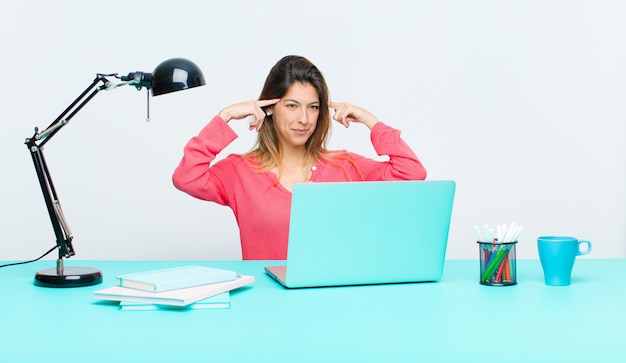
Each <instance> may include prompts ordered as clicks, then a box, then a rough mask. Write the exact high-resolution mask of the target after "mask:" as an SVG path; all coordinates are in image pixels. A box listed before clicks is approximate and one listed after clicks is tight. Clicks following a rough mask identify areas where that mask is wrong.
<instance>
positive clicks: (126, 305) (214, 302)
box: [120, 291, 230, 311]
mask: <svg viewBox="0 0 626 363" xmlns="http://www.w3.org/2000/svg"><path fill="white" fill-rule="evenodd" d="M229 308H230V292H228V291H227V292H223V293H221V294H218V295H215V296H211V297H207V298H206V299H204V300H200V301H197V302H195V303H192V304H189V305H187V306H173V305H160V304H151V303H142V302H132V301H120V310H123V311H146V310H205V309H229Z"/></svg>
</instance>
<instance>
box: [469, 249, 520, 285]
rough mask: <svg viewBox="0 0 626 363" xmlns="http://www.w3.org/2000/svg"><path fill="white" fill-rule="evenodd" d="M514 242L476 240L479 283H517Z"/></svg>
mask: <svg viewBox="0 0 626 363" xmlns="http://www.w3.org/2000/svg"><path fill="white" fill-rule="evenodd" d="M516 245H517V241H515V242H502V243H498V242H493V243H492V242H480V241H479V242H478V248H479V253H480V283H481V284H482V285H488V286H510V285H515V284H517V279H516V268H517V266H516V260H515V246H516Z"/></svg>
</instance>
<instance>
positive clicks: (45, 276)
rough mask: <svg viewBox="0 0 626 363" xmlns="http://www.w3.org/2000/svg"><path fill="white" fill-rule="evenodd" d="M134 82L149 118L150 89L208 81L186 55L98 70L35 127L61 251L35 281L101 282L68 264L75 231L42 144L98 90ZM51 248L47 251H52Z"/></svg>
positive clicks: (39, 168)
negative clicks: (133, 67)
mask: <svg viewBox="0 0 626 363" xmlns="http://www.w3.org/2000/svg"><path fill="white" fill-rule="evenodd" d="M107 77H109V78H110V77H115V78H117V79H119V80H120V81H121V82H119V83H112V82H110V81H109V80H108V79H107ZM125 85H131V86H135V88H137V90H138V91H139V90H141V89H142V88H146V90H147V91H148V92H147V99H148V120H149V119H150V90H152V95H153V96H159V95H162V94H166V93H170V92H175V91H180V90H184V89H188V88H193V87H197V86H203V85H205V81H204V76H203V75H202V72H201V71H200V68H198V66H196V65H195V64H194V63H193V62H191V61H189V60H186V59H183V58H174V59H169V60H166V61H164V62H162V63H161V64H159V65H158V66H157V67H156V68H155V69H154V72H152V73H146V72H133V73H129V74H128V75H127V76H118V75H117V74H100V73H99V74H97V75H96V78H95V79H94V80H93V82H92V83H91V84H90V85H89V87H87V89H85V91H83V93H81V94H80V96H78V98H77V99H76V100H74V102H72V103H71V104H70V105H69V106H68V107H67V108H66V109H65V111H63V113H61V115H59V117H57V118H56V120H54V122H52V124H50V126H48V128H46V129H45V130H43V131H41V132H40V131H39V129H38V128H37V127H35V134H34V135H33V136H32V137H29V138H27V139H26V141H25V144H26V146H27V148H28V151H29V152H30V155H31V157H32V159H33V163H34V165H35V171H36V173H37V178H38V179H39V185H40V186H41V191H42V193H43V198H44V200H45V202H46V207H47V209H48V215H49V216H50V222H51V223H52V228H53V230H54V234H55V236H56V247H55V248H57V249H58V252H59V257H58V259H57V265H56V268H48V269H44V270H41V271H38V272H37V274H36V275H35V281H34V284H35V285H36V286H44V287H79V286H90V285H97V284H100V283H102V273H101V272H100V270H98V269H95V268H91V267H80V266H67V267H64V264H63V259H64V258H69V257H71V256H74V254H75V252H74V247H73V246H72V239H73V238H74V237H73V236H72V232H71V231H70V228H69V226H68V224H67V221H66V219H65V216H64V215H63V211H62V210H61V205H60V203H59V198H58V197H57V193H56V191H55V189H54V184H53V183H52V177H51V176H50V171H49V169H48V166H47V164H46V160H45V158H44V155H43V146H44V145H45V144H46V143H47V142H48V141H50V139H52V137H53V136H54V135H56V133H57V132H59V130H61V128H62V127H63V126H65V125H67V123H68V122H69V121H70V120H71V119H72V118H73V117H74V116H75V115H76V113H78V111H80V110H81V109H82V108H83V107H84V106H85V105H86V104H87V103H88V102H89V101H90V100H91V99H92V98H93V97H94V96H95V95H96V94H97V93H98V92H99V91H101V90H112V89H115V88H117V87H120V86H125ZM52 250H54V248H53V249H51V250H50V251H48V252H51V251H52Z"/></svg>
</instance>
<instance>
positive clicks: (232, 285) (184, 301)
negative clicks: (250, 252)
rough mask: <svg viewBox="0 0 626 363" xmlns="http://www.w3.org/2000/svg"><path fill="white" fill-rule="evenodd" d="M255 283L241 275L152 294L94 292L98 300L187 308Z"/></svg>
mask: <svg viewBox="0 0 626 363" xmlns="http://www.w3.org/2000/svg"><path fill="white" fill-rule="evenodd" d="M253 282H254V276H248V275H240V276H237V279H235V280H232V281H225V282H218V283H215V284H207V285H200V286H194V287H188V288H184V289H177V290H170V291H163V292H150V291H142V290H136V289H130V288H127V287H121V286H111V287H108V288H106V289H102V290H98V291H95V292H94V298H96V299H98V300H112V301H128V302H140V303H150V304H160V305H172V306H187V305H189V304H192V303H195V302H196V301H200V300H203V299H206V298H207V297H211V296H215V295H218V294H221V293H223V292H226V291H231V290H234V289H237V288H239V287H242V286H245V285H249V284H251V283H253Z"/></svg>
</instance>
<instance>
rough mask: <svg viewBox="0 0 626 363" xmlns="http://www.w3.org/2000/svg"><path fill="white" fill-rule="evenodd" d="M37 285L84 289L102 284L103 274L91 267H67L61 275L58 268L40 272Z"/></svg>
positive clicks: (36, 281) (36, 279)
mask: <svg viewBox="0 0 626 363" xmlns="http://www.w3.org/2000/svg"><path fill="white" fill-rule="evenodd" d="M34 283H35V285H36V286H42V287H82V286H92V285H98V284H100V283H102V272H100V270H98V269H95V268H91V267H82V266H67V267H64V268H63V273H62V274H59V273H58V272H57V269H56V268H47V269H44V270H41V271H38V272H37V274H36V275H35V282H34Z"/></svg>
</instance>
